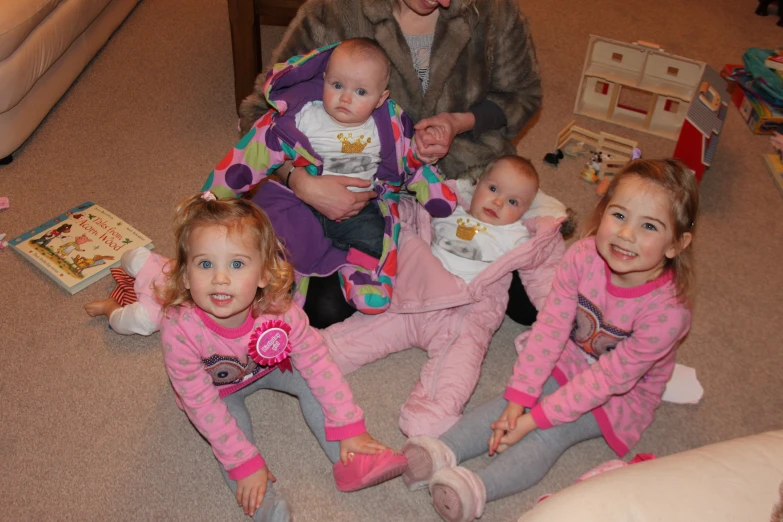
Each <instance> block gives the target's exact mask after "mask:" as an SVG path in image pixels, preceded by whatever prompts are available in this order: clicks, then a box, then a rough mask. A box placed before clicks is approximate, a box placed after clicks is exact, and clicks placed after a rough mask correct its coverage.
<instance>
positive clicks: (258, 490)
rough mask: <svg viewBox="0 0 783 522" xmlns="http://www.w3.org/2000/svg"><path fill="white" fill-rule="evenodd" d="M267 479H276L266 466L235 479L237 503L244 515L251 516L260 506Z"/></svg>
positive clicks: (273, 480)
mask: <svg viewBox="0 0 783 522" xmlns="http://www.w3.org/2000/svg"><path fill="white" fill-rule="evenodd" d="M267 480H271V481H272V482H276V481H277V479H276V478H275V476H274V475H272V472H271V471H269V469H268V468H267V467H266V466H264V467H263V468H261V469H259V470H258V471H256V472H255V473H253V474H252V475H248V476H247V477H245V478H241V479H239V480H237V504H239V506H240V507H241V508H242V510H243V511H244V512H245V515H247V516H249V517H252V516H253V515H255V513H256V510H257V509H258V508H260V507H261V503H262V502H263V501H264V494H265V493H266V481H267Z"/></svg>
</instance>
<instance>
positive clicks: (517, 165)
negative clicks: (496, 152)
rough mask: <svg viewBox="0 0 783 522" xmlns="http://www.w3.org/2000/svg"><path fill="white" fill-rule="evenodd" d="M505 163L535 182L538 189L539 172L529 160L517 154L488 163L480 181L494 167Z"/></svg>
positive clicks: (507, 155) (500, 157)
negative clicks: (502, 162)
mask: <svg viewBox="0 0 783 522" xmlns="http://www.w3.org/2000/svg"><path fill="white" fill-rule="evenodd" d="M501 161H505V162H508V163H510V164H511V166H512V167H513V168H514V169H515V170H516V171H517V172H518V173H520V174H522V175H523V176H525V177H526V178H527V179H529V180H530V181H533V182H535V184H536V189H538V183H539V181H538V171H536V167H534V166H533V163H532V162H531V161H530V160H529V159H527V158H523V157H522V156H517V155H516V154H506V155H505V156H499V157H497V158H495V159H493V160H492V161H490V162H489V163H487V166H486V167H484V171H483V172H482V173H481V176H479V180H480V179H481V178H482V177H484V175H485V174H486V173H487V172H489V171H490V170H492V167H494V166H495V165H497V164H498V163H499V162H501Z"/></svg>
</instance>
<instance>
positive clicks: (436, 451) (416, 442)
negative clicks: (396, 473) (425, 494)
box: [402, 435, 457, 491]
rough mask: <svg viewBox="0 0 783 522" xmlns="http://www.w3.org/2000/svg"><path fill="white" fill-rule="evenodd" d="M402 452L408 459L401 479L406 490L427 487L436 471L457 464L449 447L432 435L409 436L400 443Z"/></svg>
mask: <svg viewBox="0 0 783 522" xmlns="http://www.w3.org/2000/svg"><path fill="white" fill-rule="evenodd" d="M402 453H403V454H404V455H405V457H406V458H407V459H408V469H407V470H405V473H403V474H402V480H403V482H405V485H406V486H407V487H408V491H416V490H417V489H422V488H425V487H427V484H428V483H429V481H430V479H431V478H432V475H434V474H435V472H436V471H438V470H440V469H443V468H448V467H454V466H456V465H457V457H455V456H454V452H453V451H451V448H449V447H448V446H446V445H445V444H444V443H443V442H441V441H439V440H438V439H436V438H434V437H428V436H426V435H421V436H419V437H411V438H410V439H408V440H406V441H405V444H403V445H402Z"/></svg>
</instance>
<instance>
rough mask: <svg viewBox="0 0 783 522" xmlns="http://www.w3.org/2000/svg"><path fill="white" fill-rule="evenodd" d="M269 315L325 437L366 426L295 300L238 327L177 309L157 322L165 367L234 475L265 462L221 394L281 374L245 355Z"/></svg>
mask: <svg viewBox="0 0 783 522" xmlns="http://www.w3.org/2000/svg"><path fill="white" fill-rule="evenodd" d="M274 320H282V321H284V322H285V323H287V324H288V325H289V326H290V328H291V331H290V333H289V342H290V344H291V354H290V358H291V361H292V362H293V366H294V367H295V368H296V369H297V370H298V371H299V373H300V374H301V375H302V377H304V379H305V381H306V382H307V385H308V386H309V387H310V390H312V392H313V395H314V396H315V398H316V400H318V402H319V403H320V404H321V407H322V408H323V410H324V416H325V417H326V421H325V431H326V438H327V439H328V440H343V439H347V438H350V437H354V436H356V435H361V434H362V433H365V432H366V431H367V430H366V429H365V426H364V415H363V413H362V410H361V409H360V408H359V407H358V406H357V405H356V404H354V402H353V393H352V392H351V389H350V387H349V386H348V383H347V382H346V381H345V379H344V378H343V374H342V373H341V372H340V370H339V369H338V368H337V365H336V364H335V363H334V362H333V361H332V358H331V356H329V352H328V349H327V348H326V345H324V342H323V338H322V337H321V334H320V333H318V331H317V330H315V329H314V328H311V327H310V325H309V322H308V320H307V316H306V315H305V313H304V312H303V311H302V309H301V308H299V307H298V306H296V305H295V304H292V305H291V308H289V310H288V311H287V312H285V313H284V314H282V315H270V314H265V315H261V316H259V317H257V318H255V319H253V317H252V314H248V317H247V320H246V321H245V322H244V323H243V324H242V325H241V326H239V327H237V328H224V327H222V326H220V325H218V324H217V323H216V322H215V321H213V320H212V319H211V318H210V317H209V316H208V315H207V314H206V313H204V312H203V311H202V310H201V309H200V308H198V307H196V306H195V305H192V304H189V305H182V306H179V307H177V308H175V309H173V310H171V311H169V312H168V315H167V316H166V317H164V318H163V321H162V323H161V328H160V331H161V341H162V343H163V359H164V362H165V364H166V371H167V372H168V374H169V378H170V379H171V383H172V385H173V386H174V391H175V392H176V394H177V395H178V397H179V399H180V401H181V403H182V406H184V410H185V412H186V413H187V415H188V417H189V418H190V420H191V422H193V424H194V425H195V426H196V428H197V429H198V431H199V432H200V433H201V434H202V435H203V436H204V437H205V438H206V439H207V440H208V441H209V443H210V444H211V445H212V451H213V453H214V454H215V457H217V459H218V460H219V461H220V463H221V464H222V465H223V466H224V467H225V469H226V470H227V471H228V476H229V477H230V478H231V479H232V480H239V479H241V478H244V477H247V476H249V475H252V474H253V473H255V472H256V471H258V470H259V469H261V468H263V467H264V466H265V462H264V459H263V458H262V457H261V454H260V453H259V451H258V448H257V447H256V446H255V444H253V441H249V440H247V439H246V438H245V436H244V433H242V430H240V429H239V427H238V426H237V423H236V420H235V419H234V418H233V417H232V416H231V414H230V413H229V412H228V409H227V407H226V405H225V404H224V403H223V401H222V400H221V398H222V397H225V396H227V395H230V394H231V393H234V392H235V391H237V390H239V389H242V388H244V387H245V386H247V385H249V384H250V383H252V382H254V381H256V380H258V379H260V378H261V377H263V376H264V375H266V374H267V373H269V372H270V371H283V370H282V366H283V365H280V368H277V367H274V366H273V367H263V366H259V365H258V364H256V362H255V361H254V360H253V359H252V358H250V357H249V356H248V347H249V343H250V339H251V337H252V335H253V333H254V332H256V331H257V329H259V328H262V327H264V328H263V329H262V330H261V331H263V330H264V329H266V327H267V326H268V322H269V321H274ZM265 323H266V324H265ZM284 363H285V361H284Z"/></svg>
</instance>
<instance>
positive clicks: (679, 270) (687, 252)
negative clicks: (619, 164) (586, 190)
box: [583, 159, 699, 306]
mask: <svg viewBox="0 0 783 522" xmlns="http://www.w3.org/2000/svg"><path fill="white" fill-rule="evenodd" d="M630 176H636V177H638V178H639V179H642V180H644V181H646V182H648V183H652V184H654V185H656V186H657V187H660V188H662V189H663V190H665V191H666V192H668V193H669V195H670V196H671V197H670V199H669V201H670V202H671V205H670V212H671V214H670V217H671V220H672V222H673V223H674V230H673V236H674V242H675V243H681V242H682V238H683V235H684V234H685V233H686V232H688V233H693V229H694V227H695V225H696V215H697V214H698V212H699V187H698V185H697V183H696V176H694V174H693V172H691V171H690V170H689V169H688V167H686V166H685V165H684V164H683V163H682V162H680V161H678V160H674V159H665V160H647V159H638V160H634V161H631V162H630V163H628V164H627V165H626V166H625V167H624V168H623V170H622V171H621V172H620V173H619V174H617V176H615V177H614V179H613V180H612V182H611V183H610V184H609V188H608V189H607V190H606V193H605V194H604V195H603V197H602V198H601V199H600V201H598V204H597V205H596V207H595V210H593V213H592V214H591V215H590V217H589V218H588V219H587V221H586V222H585V233H584V234H583V237H587V236H594V235H595V234H596V232H597V231H598V227H599V225H600V224H601V218H602V217H603V215H604V212H605V211H606V207H607V206H609V202H610V201H611V199H612V196H614V193H615V190H617V186H618V185H619V184H620V183H621V182H622V181H623V180H624V179H626V178H628V177H630ZM666 266H667V267H670V268H671V270H672V273H673V274H674V283H675V286H676V287H677V297H678V298H679V299H680V301H681V302H682V303H684V304H686V305H688V306H690V305H691V303H692V297H693V295H692V294H693V287H694V273H693V252H692V249H690V248H687V247H686V248H684V249H683V250H681V251H680V253H679V254H678V255H677V256H676V257H674V259H668V258H667V260H666Z"/></svg>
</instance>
